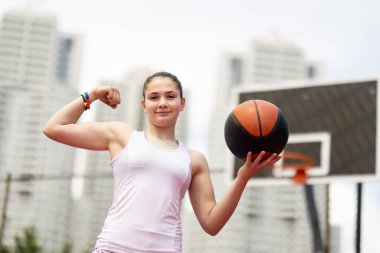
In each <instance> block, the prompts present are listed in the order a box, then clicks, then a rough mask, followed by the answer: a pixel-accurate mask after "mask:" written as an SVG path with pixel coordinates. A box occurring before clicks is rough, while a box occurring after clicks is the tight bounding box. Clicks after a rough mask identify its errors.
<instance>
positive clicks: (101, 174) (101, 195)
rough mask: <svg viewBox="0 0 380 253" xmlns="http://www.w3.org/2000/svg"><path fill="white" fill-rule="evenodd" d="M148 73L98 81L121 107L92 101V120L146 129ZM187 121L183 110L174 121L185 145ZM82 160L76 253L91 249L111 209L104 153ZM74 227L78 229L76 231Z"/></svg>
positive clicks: (110, 186) (110, 179)
mask: <svg viewBox="0 0 380 253" xmlns="http://www.w3.org/2000/svg"><path fill="white" fill-rule="evenodd" d="M152 73H153V72H152V70H150V69H146V68H141V69H136V70H133V71H130V72H129V73H127V75H126V77H125V79H124V80H123V81H120V82H114V81H103V82H101V83H100V85H112V86H116V87H118V88H119V90H120V94H121V104H120V105H119V106H118V107H117V108H116V109H115V110H113V109H112V108H110V107H108V106H106V105H104V104H102V103H101V102H99V101H98V102H96V105H95V104H94V105H95V106H96V108H95V109H94V110H95V115H94V120H95V121H100V122H104V121H123V122H127V123H128V124H129V125H130V126H131V127H132V128H133V129H136V130H144V129H145V128H146V126H147V117H146V115H145V113H144V111H143V110H142V108H141V99H142V95H143V94H142V91H143V84H144V82H145V79H146V78H147V77H148V76H149V75H151V74H152ZM184 92H185V93H186V91H184ZM187 118H188V116H187V112H186V110H185V111H183V112H182V113H181V114H180V117H179V119H178V122H177V128H176V137H177V138H178V139H179V140H181V141H183V142H186V136H187V134H186V133H187V125H188V124H187ZM86 160H87V162H86V165H85V174H84V184H83V195H82V196H81V198H80V199H79V200H78V207H76V210H77V212H78V214H79V215H80V216H77V217H76V218H75V223H76V226H75V227H73V228H74V230H73V231H72V235H73V238H81V239H80V240H78V239H76V240H75V244H74V252H78V253H80V252H83V250H89V249H91V248H92V247H94V245H95V242H96V239H97V236H98V235H99V233H100V232H101V229H102V225H103V222H104V219H105V217H106V214H107V211H108V209H109V208H110V206H111V202H112V196H113V190H114V188H113V175H112V168H111V166H110V160H109V154H108V152H97V151H88V152H87V159H86ZM78 225H79V226H80V227H81V230H78V229H77V227H78ZM75 230H76V231H75Z"/></svg>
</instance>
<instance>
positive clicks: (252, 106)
mask: <svg viewBox="0 0 380 253" xmlns="http://www.w3.org/2000/svg"><path fill="white" fill-rule="evenodd" d="M288 137H289V131H288V122H287V120H286V118H285V115H284V114H283V112H282V111H281V110H280V109H279V108H278V107H277V106H276V105H274V104H272V103H271V102H268V101H265V100H258V99H255V100H248V101H245V102H243V103H241V104H239V105H237V106H236V107H235V108H234V109H233V110H232V112H231V113H230V114H229V116H228V117H227V120H226V122H225V126H224V138H225V141H226V144H227V146H228V148H229V149H230V151H231V152H232V154H234V155H235V156H236V157H238V158H240V159H242V160H245V159H246V157H247V154H248V152H249V151H252V159H255V158H256V157H257V156H258V155H259V153H260V152H261V151H265V152H266V153H265V156H264V159H266V158H268V157H269V156H270V155H271V154H272V153H276V154H280V153H281V152H282V151H283V150H284V148H285V145H286V143H287V142H288Z"/></svg>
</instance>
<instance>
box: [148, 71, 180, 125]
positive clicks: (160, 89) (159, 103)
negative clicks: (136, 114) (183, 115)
mask: <svg viewBox="0 0 380 253" xmlns="http://www.w3.org/2000/svg"><path fill="white" fill-rule="evenodd" d="M141 104H142V107H143V109H144V111H145V112H146V113H147V114H148V118H149V121H150V123H151V124H153V125H155V126H157V127H169V126H174V125H175V123H176V121H177V118H178V116H179V113H180V112H181V111H182V110H183V109H184V107H185V99H184V98H182V99H181V97H180V92H179V90H178V88H177V85H176V83H175V82H174V81H173V80H171V79H170V78H169V77H155V78H153V79H152V81H151V82H150V83H149V84H148V85H147V87H146V90H145V99H142V101H141Z"/></svg>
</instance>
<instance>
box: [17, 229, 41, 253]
mask: <svg viewBox="0 0 380 253" xmlns="http://www.w3.org/2000/svg"><path fill="white" fill-rule="evenodd" d="M41 252H42V247H41V246H40V245H38V242H37V232H36V229H35V228H34V227H29V228H26V229H25V230H24V232H23V234H22V236H16V237H15V247H14V253H41Z"/></svg>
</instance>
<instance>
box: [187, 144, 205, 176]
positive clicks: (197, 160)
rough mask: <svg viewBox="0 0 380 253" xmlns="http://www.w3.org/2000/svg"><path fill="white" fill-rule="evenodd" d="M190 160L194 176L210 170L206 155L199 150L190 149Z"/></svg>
mask: <svg viewBox="0 0 380 253" xmlns="http://www.w3.org/2000/svg"><path fill="white" fill-rule="evenodd" d="M189 154H190V159H191V168H192V171H193V175H194V174H196V173H198V172H201V171H205V170H206V171H207V170H208V163H207V159H206V157H205V155H204V154H203V153H201V152H200V151H198V150H194V149H189Z"/></svg>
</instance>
